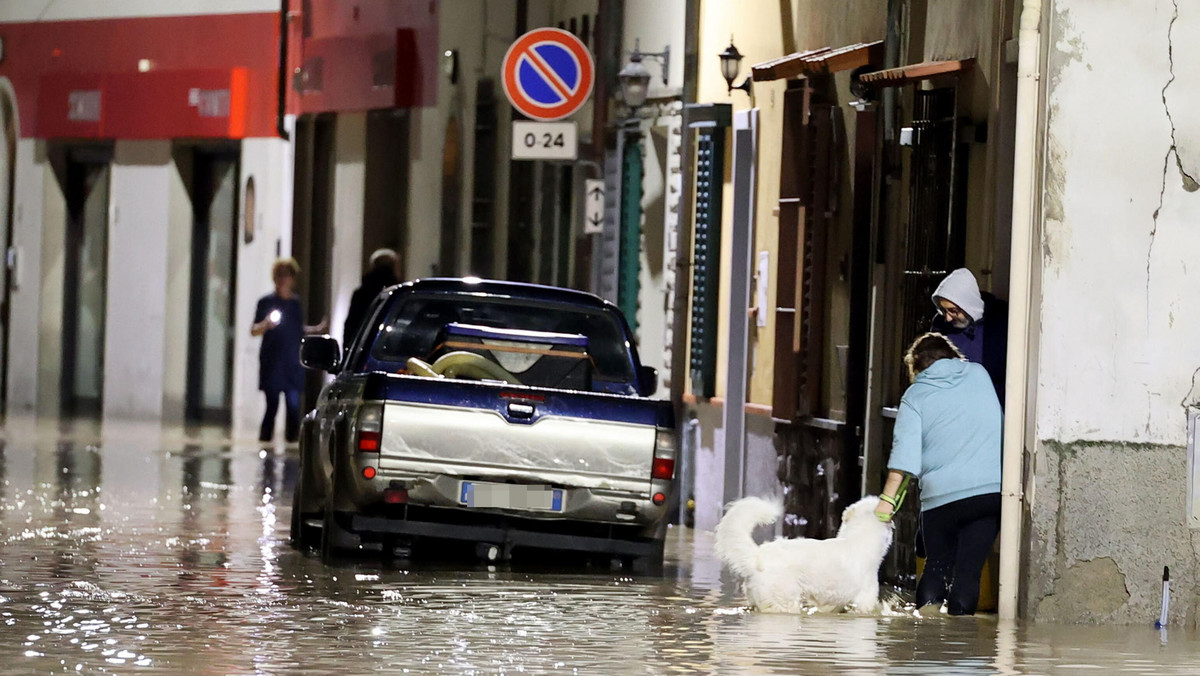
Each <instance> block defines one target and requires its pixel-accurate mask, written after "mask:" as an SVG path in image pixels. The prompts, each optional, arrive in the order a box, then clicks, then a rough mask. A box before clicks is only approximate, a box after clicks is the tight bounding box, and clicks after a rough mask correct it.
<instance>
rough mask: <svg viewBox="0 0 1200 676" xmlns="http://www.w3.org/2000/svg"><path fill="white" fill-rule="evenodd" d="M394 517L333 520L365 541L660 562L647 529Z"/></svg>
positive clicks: (437, 514)
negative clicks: (407, 540)
mask: <svg viewBox="0 0 1200 676" xmlns="http://www.w3.org/2000/svg"><path fill="white" fill-rule="evenodd" d="M394 512H395V513H394V515H386V514H379V515H372V514H354V513H350V514H338V515H336V516H335V518H337V519H338V521H340V522H342V523H343V524H345V525H346V526H349V529H348V530H350V531H351V532H353V533H354V534H355V535H357V536H359V537H360V538H361V539H363V540H371V539H383V538H395V537H409V538H420V539H429V540H457V541H463V542H474V543H487V544H494V545H497V546H501V547H504V548H506V550H507V551H511V550H514V549H545V550H558V551H572V552H581V553H590V554H607V555H611V556H622V557H640V556H661V554H662V547H663V540H662V539H661V538H659V537H647V536H646V535H645V532H646V530H647V529H645V528H639V527H636V526H620V525H614V524H604V523H589V522H578V521H569V520H555V521H541V520H536V519H524V518H521V517H516V516H509V515H504V514H493V513H488V512H474V511H468V510H465V509H438V508H429V507H422V506H417V505H410V506H405V507H402V508H397V509H396V510H394Z"/></svg>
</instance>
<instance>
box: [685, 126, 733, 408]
mask: <svg viewBox="0 0 1200 676" xmlns="http://www.w3.org/2000/svg"><path fill="white" fill-rule="evenodd" d="M697 138H698V140H697V150H696V228H695V235H694V242H693V247H694V249H693V258H692V336H691V349H692V353H691V364H690V370H691V376H692V392H693V393H694V394H696V395H697V396H700V397H712V396H714V395H715V394H716V373H717V294H718V286H719V284H720V280H721V265H720V260H721V197H722V189H723V187H724V180H725V179H724V177H725V166H724V165H725V129H724V128H723V127H709V128H705V129H701V130H700V132H699V134H697Z"/></svg>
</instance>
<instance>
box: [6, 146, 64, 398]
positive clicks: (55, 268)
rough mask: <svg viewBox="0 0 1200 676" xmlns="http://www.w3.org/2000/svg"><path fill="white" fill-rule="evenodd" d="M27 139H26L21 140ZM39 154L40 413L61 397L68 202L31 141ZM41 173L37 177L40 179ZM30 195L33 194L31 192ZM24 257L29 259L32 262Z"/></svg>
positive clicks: (33, 223)
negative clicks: (40, 241) (40, 242)
mask: <svg viewBox="0 0 1200 676" xmlns="http://www.w3.org/2000/svg"><path fill="white" fill-rule="evenodd" d="M21 143H26V141H21ZM30 143H35V145H34V147H35V148H36V149H37V150H36V152H37V154H38V159H37V164H36V165H35V166H34V167H33V170H32V171H31V172H30V173H32V174H34V175H33V176H32V177H31V178H32V179H33V183H35V184H36V185H38V186H40V187H41V188H42V190H41V193H42V194H41V196H40V197H41V200H40V201H41V204H40V205H38V207H36V208H37V211H36V212H31V215H30V216H29V218H31V219H32V213H36V214H37V215H38V216H39V217H40V221H41V222H40V223H39V222H37V221H31V223H30V228H31V229H33V230H34V232H37V231H38V230H40V231H41V240H42V244H41V256H40V257H39V258H38V259H37V263H36V265H37V266H38V267H37V268H34V269H31V270H30V272H32V273H33V274H38V275H40V278H41V282H40V293H39V298H38V384H37V397H38V400H37V410H38V413H39V415H42V414H49V415H57V414H58V411H59V404H60V403H61V401H62V383H61V377H62V352H63V340H62V333H63V289H64V274H65V267H64V266H65V264H66V260H65V259H66V240H65V238H66V227H67V202H66V198H65V197H64V196H63V192H62V189H61V187H60V186H59V184H58V179H57V178H55V176H54V170H53V169H52V168H51V166H50V163H49V162H48V161H47V160H46V159H45V151H46V145H45V143H43V142H33V141H30ZM22 164H23V163H18V169H17V181H18V182H19V181H21V173H22V172H21V168H20V167H21V166H22ZM39 175H40V179H39ZM30 197H32V195H30ZM33 260H34V259H33V258H32V257H27V261H28V262H33Z"/></svg>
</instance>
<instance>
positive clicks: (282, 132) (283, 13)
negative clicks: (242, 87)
mask: <svg viewBox="0 0 1200 676" xmlns="http://www.w3.org/2000/svg"><path fill="white" fill-rule="evenodd" d="M289 4H290V0H280V2H279V101H278V109H277V110H276V114H275V132H276V133H277V134H279V138H281V139H283V140H284V141H288V140H290V138H289V136H288V130H287V125H286V124H285V122H284V118H285V116H286V115H287V90H288V77H287V72H288V9H289V7H288V5H289Z"/></svg>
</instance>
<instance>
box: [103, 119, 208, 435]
mask: <svg viewBox="0 0 1200 676" xmlns="http://www.w3.org/2000/svg"><path fill="white" fill-rule="evenodd" d="M173 172H174V167H173V165H172V161H171V143H170V142H169V141H118V142H117V144H116V148H115V153H114V157H113V164H112V179H111V181H112V182H111V187H110V190H109V217H108V277H107V280H106V295H107V304H106V308H105V331H104V417H105V419H110V418H117V419H138V420H156V419H159V418H161V416H162V405H163V365H164V360H163V355H164V350H165V335H166V327H165V308H166V302H167V293H166V290H167V278H168V268H167V250H168V249H167V233H168V228H167V227H166V224H167V222H168V221H169V213H170V206H169V202H170V186H171V183H170V180H171V174H172V173H173ZM188 270H189V268H185V269H184V270H183V272H182V274H184V275H185V276H186V275H187V274H188ZM170 274H172V275H174V274H179V271H171V272H170Z"/></svg>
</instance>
